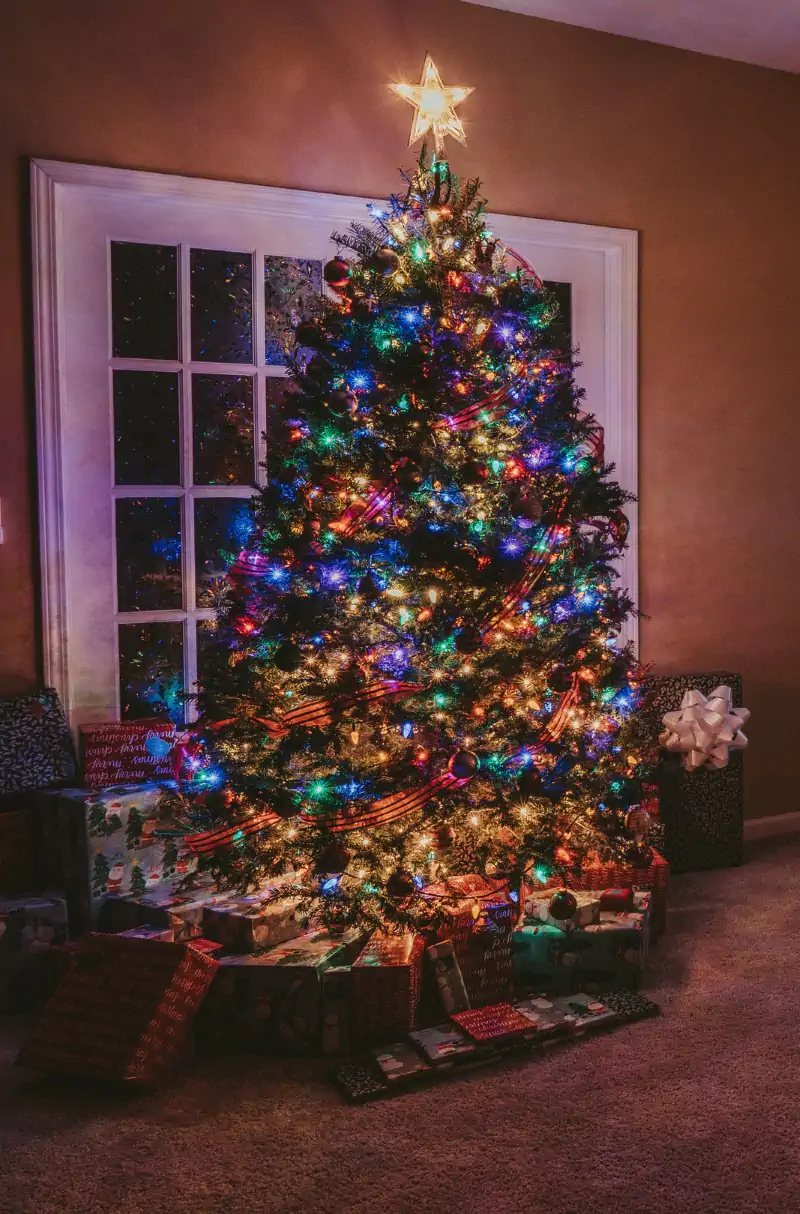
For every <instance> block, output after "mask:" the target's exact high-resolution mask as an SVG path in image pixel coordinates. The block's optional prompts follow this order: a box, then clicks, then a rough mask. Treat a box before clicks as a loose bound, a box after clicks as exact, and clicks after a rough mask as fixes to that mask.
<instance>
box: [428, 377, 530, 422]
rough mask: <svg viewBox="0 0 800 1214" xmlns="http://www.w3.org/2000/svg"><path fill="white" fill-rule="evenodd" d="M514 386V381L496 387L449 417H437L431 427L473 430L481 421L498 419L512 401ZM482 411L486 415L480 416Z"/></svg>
mask: <svg viewBox="0 0 800 1214" xmlns="http://www.w3.org/2000/svg"><path fill="white" fill-rule="evenodd" d="M517 382H521V381H517ZM514 387H516V383H514V384H506V385H505V387H503V388H498V389H497V391H495V392H492V394H491V395H490V396H487V397H485V398H484V399H483V400H479V401H477V402H476V404H474V405H467V406H466V407H465V408H464V409H461V410H460V411H459V412H458V413H451V414H450V416H449V417H440V418H438V419H437V420H436V421H435V422H434V423H433V425H432V426H431V429H432V430H475V429H476V428H477V427H478V426H480V424H481V423H482V422H490V421H491V422H495V421H498V420H499V419H500V418H501V417H502V416H503V414H504V413H505V412H506V411H507V410H508V409H509V408H510V407H511V405H512V403H513V402H512V401H509V397H510V396H511V392H512V389H513V388H514ZM501 406H502V408H501ZM484 413H486V414H487V415H488V416H486V417H483V416H481V415H482V414H484Z"/></svg>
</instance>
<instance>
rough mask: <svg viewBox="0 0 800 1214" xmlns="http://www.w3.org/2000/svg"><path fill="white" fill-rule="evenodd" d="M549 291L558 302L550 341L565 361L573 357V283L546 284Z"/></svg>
mask: <svg viewBox="0 0 800 1214" xmlns="http://www.w3.org/2000/svg"><path fill="white" fill-rule="evenodd" d="M544 285H545V286H546V287H547V289H548V291H552V293H553V294H554V295H555V297H556V299H557V300H558V316H557V317H556V319H555V320H554V321H553V323H552V325H551V326H550V332H549V340H550V341H552V343H553V347H554V348H555V349H556V350H557V351H558V353H559V354H560V355H561V356H562V358H565V359H571V357H572V283H571V282H546V283H545V284H544Z"/></svg>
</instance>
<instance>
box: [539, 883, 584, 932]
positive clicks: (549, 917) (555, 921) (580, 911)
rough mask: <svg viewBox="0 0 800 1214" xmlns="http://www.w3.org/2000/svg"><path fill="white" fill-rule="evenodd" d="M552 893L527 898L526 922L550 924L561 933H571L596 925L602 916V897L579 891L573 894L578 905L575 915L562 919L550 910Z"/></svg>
mask: <svg viewBox="0 0 800 1214" xmlns="http://www.w3.org/2000/svg"><path fill="white" fill-rule="evenodd" d="M552 897H553V895H552V893H547V894H544V895H543V894H535V893H532V894H529V895H528V896H527V897H526V898H525V922H526V923H548V924H549V925H550V927H557V928H558V929H559V931H562V932H569V931H573V930H574V929H575V928H576V927H586V925H587V924H589V923H594V922H595V921H596V919H597V918H598V916H599V914H600V895H599V894H598V893H596V892H594V891H591V890H578V892H577V893H574V894H573V897H574V899H575V901H576V903H577V907H576V910H575V913H574V914H573V915H570V917H569V918H568V919H560V918H558V917H557V916H556V915H554V914H553V913H552V911H551V910H550V902H551V900H552Z"/></svg>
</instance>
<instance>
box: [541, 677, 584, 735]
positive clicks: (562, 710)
mask: <svg viewBox="0 0 800 1214" xmlns="http://www.w3.org/2000/svg"><path fill="white" fill-rule="evenodd" d="M580 698H581V697H580V679H579V678H578V676H577V674H573V676H572V686H571V687H570V688H569V690H568V691H565V692H564V693H563V695H562V696H561V699H560V700H559V702H558V708H557V709H556V710H555V712H554V713H553V715H552V717H551V718H550V720H549V721H548V722H547V724H546V725H545V727H544V729H543V730H542V736H541V741H542V742H557V741H558V739H559V738H560V737H561V735H562V734H563V732H564V730H565V729H566V728H567V726H568V725H569V722H570V716H571V713H572V709H573V708H574V707H575V705H576V704H577V703H578V702H579V700H580Z"/></svg>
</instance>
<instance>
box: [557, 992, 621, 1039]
mask: <svg viewBox="0 0 800 1214" xmlns="http://www.w3.org/2000/svg"><path fill="white" fill-rule="evenodd" d="M553 1005H554V1006H555V1007H556V1008H558V1009H559V1010H560V1011H562V1012H563V1013H564V1022H565V1024H566V1025H567V1028H568V1029H569V1031H570V1033H571V1034H572V1035H573V1036H574V1037H582V1036H584V1034H585V1033H596V1032H597V1031H598V1029H609V1028H613V1027H614V1025H615V1024H616V1023H617V1019H618V1017H617V1013H616V1012H615V1011H614V1010H613V1008H610V1007H608V1006H607V1005H606V1004H605V1003H603V1001H602V1000H601V999H597V998H596V997H595V996H594V995H592V994H589V993H588V992H584V991H581V992H579V993H577V994H575V995H566V996H560V997H559V998H556V999H554V1000H553Z"/></svg>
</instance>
